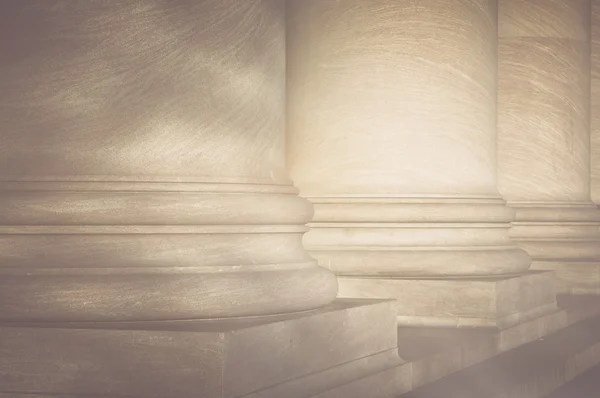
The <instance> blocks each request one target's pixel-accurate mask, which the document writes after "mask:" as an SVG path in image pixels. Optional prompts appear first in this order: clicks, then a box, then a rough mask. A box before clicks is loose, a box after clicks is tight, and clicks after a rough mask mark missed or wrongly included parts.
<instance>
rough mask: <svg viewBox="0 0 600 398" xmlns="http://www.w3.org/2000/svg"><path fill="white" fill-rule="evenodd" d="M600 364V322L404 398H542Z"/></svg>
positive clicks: (498, 357) (547, 339) (578, 326)
mask: <svg viewBox="0 0 600 398" xmlns="http://www.w3.org/2000/svg"><path fill="white" fill-rule="evenodd" d="M598 363H600V317H594V318H591V319H587V320H584V321H581V322H578V323H575V324H573V325H571V326H569V327H567V328H565V329H562V330H560V331H558V332H556V333H554V334H551V335H549V336H547V337H545V338H543V339H539V340H536V341H533V342H530V343H527V344H525V345H522V346H520V347H518V348H515V349H512V350H509V351H506V352H504V353H501V354H498V355H496V356H494V357H492V358H490V359H487V360H485V361H483V362H481V363H479V364H477V365H474V366H470V367H468V368H465V369H463V370H460V371H458V372H455V373H452V374H451V375H449V376H447V377H443V378H441V379H438V380H436V381H433V382H431V383H428V384H425V385H423V386H421V387H418V388H416V389H413V391H411V392H409V393H406V394H403V395H401V397H402V398H543V397H545V396H546V395H548V394H550V393H551V392H552V391H554V390H555V389H557V388H558V387H560V386H562V385H564V384H566V383H568V382H569V381H571V380H573V379H574V378H575V377H576V376H578V375H580V374H582V373H583V372H585V371H586V370H588V369H590V368H592V367H593V366H595V365H596V364H598Z"/></svg>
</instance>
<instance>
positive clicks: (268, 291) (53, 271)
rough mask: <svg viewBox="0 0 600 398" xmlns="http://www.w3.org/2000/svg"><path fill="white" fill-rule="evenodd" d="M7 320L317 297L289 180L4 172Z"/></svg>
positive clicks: (104, 317)
mask: <svg viewBox="0 0 600 398" xmlns="http://www.w3.org/2000/svg"><path fill="white" fill-rule="evenodd" d="M0 190H1V193H2V199H1V200H0V225H1V226H0V320H2V321H53V322H68V321H73V322H76V321H157V320H172V319H192V318H194V319H214V318H230V317H248V316H263V315H274V314H282V313H290V312H299V311H306V310H312V309H316V308H319V307H322V306H324V305H326V304H328V303H329V302H331V301H332V300H333V299H335V296H336V292H337V281H336V279H335V276H334V275H333V274H332V273H331V272H330V271H328V270H326V269H324V268H321V267H318V266H317V264H316V263H315V261H314V260H313V259H311V258H310V257H309V256H308V254H307V253H306V252H305V251H304V249H303V247H302V235H303V234H304V233H305V232H306V229H307V228H306V226H305V225H304V224H305V223H306V222H307V221H308V220H309V219H310V217H311V215H312V209H311V206H310V203H309V202H308V201H306V200H305V199H302V198H299V197H298V196H297V192H296V190H295V189H294V188H293V187H292V186H286V185H268V184H242V183H237V184H236V183H229V184H219V183H200V182H199V183H131V182H44V183H40V182H15V183H6V182H5V183H0Z"/></svg>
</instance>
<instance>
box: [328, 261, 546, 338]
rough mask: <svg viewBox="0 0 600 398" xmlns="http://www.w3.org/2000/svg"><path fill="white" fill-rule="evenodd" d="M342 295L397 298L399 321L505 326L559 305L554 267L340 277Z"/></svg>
mask: <svg viewBox="0 0 600 398" xmlns="http://www.w3.org/2000/svg"><path fill="white" fill-rule="evenodd" d="M339 295H340V296H341V297H366V298H380V297H389V298H394V299H396V301H395V303H396V310H397V313H398V323H399V325H406V326H439V327H459V328H472V327H496V328H500V329H506V328H509V327H512V326H515V325H517V324H519V323H522V322H524V321H527V320H530V319H533V318H536V317H539V316H542V315H546V314H549V313H552V312H556V311H557V305H556V288H555V279H554V274H553V273H552V272H530V273H526V274H523V275H516V276H504V277H488V278H456V279H447V278H446V279H444V278H427V279H409V278H365V277H362V278H359V277H346V276H340V277H339Z"/></svg>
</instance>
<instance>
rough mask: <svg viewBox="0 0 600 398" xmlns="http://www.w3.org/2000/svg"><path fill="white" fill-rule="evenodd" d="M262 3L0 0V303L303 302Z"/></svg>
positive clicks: (9, 313) (311, 292)
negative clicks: (0, 93)
mask: <svg viewBox="0 0 600 398" xmlns="http://www.w3.org/2000/svg"><path fill="white" fill-rule="evenodd" d="M284 38H285V9H284V6H283V2H281V1H278V0H245V1H236V0H226V1H223V0H193V1H192V0H175V1H173V0H151V1H147V0H139V1H137V0H134V1H126V2H110V1H109V2H106V1H75V2H73V1H60V0H34V1H20V0H9V1H3V2H2V3H1V4H0V92H2V95H1V96H0V180H1V182H0V225H1V226H0V318H1V320H35V321H88V320H92V321H103V320H164V319H182V318H218V317H236V316H256V315H269V314H278V313H288V312H293V311H303V310H308V309H313V308H317V307H320V306H322V305H325V304H327V303H328V302H330V301H331V300H333V299H334V297H335V295H336V281H335V277H334V276H333V275H332V274H331V272H330V271H328V270H325V269H323V268H320V267H318V266H317V265H316V263H315V261H314V260H312V259H311V258H310V257H309V256H308V255H307V253H306V252H305V251H304V249H303V248H302V243H301V242H302V235H303V234H304V232H305V229H306V227H305V223H306V222H307V221H308V220H309V219H310V217H311V216H312V209H311V206H310V203H309V202H308V201H306V200H305V199H301V198H299V197H298V196H297V191H296V190H295V188H293V187H292V185H291V183H290V181H289V180H288V179H287V178H286V173H285V150H284V145H285V144H284V143H285V139H284V130H285V118H284V114H285V39H284Z"/></svg>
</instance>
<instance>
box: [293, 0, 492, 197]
mask: <svg viewBox="0 0 600 398" xmlns="http://www.w3.org/2000/svg"><path fill="white" fill-rule="evenodd" d="M496 20H497V10H496V1H489V0H462V1H455V0H453V1H446V2H444V1H439V0H420V1H419V2H418V3H415V2H410V1H409V2H405V1H396V0H385V1H364V0H345V1H337V0H296V1H290V2H288V20H287V63H288V75H287V77H288V80H287V82H288V84H287V88H288V91H287V92H288V97H287V104H288V105H287V110H288V112H287V125H288V131H287V138H288V141H287V155H288V165H289V166H288V167H289V169H290V176H291V178H292V180H294V182H295V183H296V185H297V186H298V187H299V189H300V192H301V194H302V195H303V196H307V197H313V196H327V195H362V196H378V195H390V194H391V195H400V194H406V193H410V194H415V195H419V194H420V195H444V194H455V195H464V196H466V197H470V196H472V195H497V189H496V70H497V59H496V53H497V46H496V37H497V25H496ZM467 60H468V62H466V61H467ZM464 196H463V197H464Z"/></svg>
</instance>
